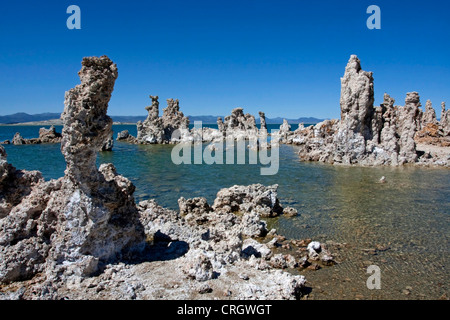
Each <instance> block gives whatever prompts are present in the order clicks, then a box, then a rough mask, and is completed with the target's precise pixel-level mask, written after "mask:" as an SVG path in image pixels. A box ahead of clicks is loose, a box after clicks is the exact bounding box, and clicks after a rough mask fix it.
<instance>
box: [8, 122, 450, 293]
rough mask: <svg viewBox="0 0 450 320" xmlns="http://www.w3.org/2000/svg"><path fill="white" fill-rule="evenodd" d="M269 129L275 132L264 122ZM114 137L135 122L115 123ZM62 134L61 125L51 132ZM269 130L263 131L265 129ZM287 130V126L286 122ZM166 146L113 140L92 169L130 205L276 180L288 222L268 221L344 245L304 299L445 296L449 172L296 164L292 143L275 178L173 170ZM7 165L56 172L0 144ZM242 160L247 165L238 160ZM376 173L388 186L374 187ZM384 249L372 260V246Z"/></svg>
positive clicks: (57, 155)
mask: <svg viewBox="0 0 450 320" xmlns="http://www.w3.org/2000/svg"><path fill="white" fill-rule="evenodd" d="M273 127H275V126H273ZM113 128H114V131H115V134H114V137H116V134H117V132H119V131H121V130H124V129H128V130H129V131H130V133H131V134H132V135H136V126H126V125H120V126H114V127H113ZM56 129H57V131H58V132H61V127H56ZM269 129H271V128H270V127H269ZM293 129H296V126H293ZM38 131H39V127H38V126H37V127H32V126H28V127H23V126H22V127H19V126H0V141H3V140H6V139H10V140H11V139H12V137H13V136H14V133H15V132H20V133H21V134H22V136H23V137H24V138H34V137H37V136H38ZM172 147H173V146H171V145H151V146H137V145H130V144H127V143H120V142H117V141H115V145H114V151H113V152H101V153H99V157H98V163H99V164H100V163H108V162H111V163H113V164H114V165H115V166H116V168H117V171H118V172H119V173H120V174H122V175H124V176H126V177H127V178H129V179H130V180H131V181H132V182H133V183H134V184H135V185H136V193H135V196H136V200H137V201H140V200H144V199H149V198H153V199H156V201H157V202H158V203H159V204H160V205H162V206H165V207H168V208H171V209H175V210H177V209H178V205H177V200H178V198H179V197H181V196H183V197H185V198H190V197H199V196H202V197H206V198H207V199H208V202H209V203H210V204H212V202H213V200H214V198H215V195H216V193H217V192H218V191H219V190H220V189H221V188H225V187H230V186H232V185H235V184H238V185H248V184H253V183H262V184H265V185H271V184H278V185H279V188H278V192H279V194H278V197H279V199H280V201H281V203H282V205H283V206H288V205H289V206H292V207H294V208H296V209H297V210H298V212H299V216H297V217H295V218H285V217H280V218H276V219H272V220H271V221H269V224H270V226H271V227H274V228H276V229H277V230H278V232H279V233H280V234H283V235H285V236H286V237H287V238H291V239H304V238H312V239H313V240H317V241H320V242H327V241H328V242H330V241H331V242H334V243H341V244H344V245H343V246H342V248H341V250H339V253H338V256H337V258H338V259H337V260H338V262H339V264H337V265H335V266H333V267H325V268H323V269H320V270H318V271H309V270H305V271H302V274H304V275H305V276H306V278H307V280H308V282H309V286H311V287H312V291H311V293H310V294H309V297H310V298H313V299H355V298H356V299H439V298H441V297H450V293H449V279H450V277H449V275H450V273H449V268H448V267H447V265H448V264H449V262H450V259H449V253H450V252H449V248H450V246H449V230H450V228H449V225H450V215H449V214H450V170H449V169H441V168H414V167H404V168H389V167H379V168H361V167H341V166H331V165H326V164H319V163H305V162H300V161H299V159H298V156H297V151H296V147H292V146H284V145H282V146H280V163H279V171H278V174H276V175H274V176H261V175H260V165H249V164H244V165H205V164H203V165H179V166H177V165H175V164H173V163H172V161H171V151H172ZM5 149H6V151H7V153H8V162H10V163H11V164H13V165H14V166H15V167H17V168H19V169H27V170H39V171H41V172H42V173H43V175H44V177H45V178H46V179H55V178H59V177H61V176H63V174H64V169H65V162H64V158H63V156H62V155H61V152H60V145H59V144H55V145H25V146H12V145H5ZM247 162H248V161H247ZM382 176H385V177H386V180H387V183H386V184H380V183H377V182H378V180H379V179H380V178H381V177H382ZM377 247H378V248H383V249H382V250H381V251H377V252H376V254H373V253H374V252H373V250H372V251H371V250H368V249H374V248H377ZM369 265H377V266H379V267H380V269H381V289H380V290H369V289H368V288H367V286H366V280H367V279H368V277H369V276H370V274H367V273H366V270H367V267H368V266H369Z"/></svg>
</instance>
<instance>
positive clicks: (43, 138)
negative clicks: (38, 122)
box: [3, 126, 62, 145]
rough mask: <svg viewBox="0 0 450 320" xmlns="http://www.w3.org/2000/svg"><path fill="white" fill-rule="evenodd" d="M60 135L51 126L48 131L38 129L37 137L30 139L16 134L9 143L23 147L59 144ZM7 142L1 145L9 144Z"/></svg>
mask: <svg viewBox="0 0 450 320" xmlns="http://www.w3.org/2000/svg"><path fill="white" fill-rule="evenodd" d="M61 137H62V136H61V134H60V133H58V132H56V129H55V127H54V126H51V127H50V128H49V129H45V128H40V129H39V137H38V138H32V139H24V138H23V137H22V135H21V134H20V133H19V132H17V133H16V134H15V135H14V137H13V139H12V141H11V143H12V144H13V145H23V144H41V143H60V142H61ZM9 143H10V142H9V140H6V141H5V142H3V144H9Z"/></svg>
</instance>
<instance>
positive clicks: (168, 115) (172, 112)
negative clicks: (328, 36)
mask: <svg viewBox="0 0 450 320" xmlns="http://www.w3.org/2000/svg"><path fill="white" fill-rule="evenodd" d="M150 98H151V99H152V105H151V106H148V107H146V110H147V111H148V116H147V119H146V120H145V121H144V122H140V121H139V122H138V123H137V131H138V134H137V141H138V143H140V144H160V143H174V142H179V140H183V138H182V137H180V136H179V135H178V136H177V135H174V132H175V131H176V130H179V131H182V132H183V133H185V134H186V133H187V134H188V133H189V119H188V118H187V117H185V116H184V114H183V112H181V111H180V104H179V101H178V100H173V99H168V100H167V107H166V108H165V109H164V110H163V115H162V117H159V102H158V98H159V97H158V96H150Z"/></svg>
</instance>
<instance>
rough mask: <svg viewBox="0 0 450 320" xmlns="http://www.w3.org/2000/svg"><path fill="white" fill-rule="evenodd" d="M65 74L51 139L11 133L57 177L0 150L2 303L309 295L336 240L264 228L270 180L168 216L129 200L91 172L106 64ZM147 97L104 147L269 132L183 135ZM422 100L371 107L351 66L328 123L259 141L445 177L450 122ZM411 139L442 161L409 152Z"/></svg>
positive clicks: (45, 134)
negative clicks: (51, 148) (15, 162)
mask: <svg viewBox="0 0 450 320" xmlns="http://www.w3.org/2000/svg"><path fill="white" fill-rule="evenodd" d="M78 75H79V77H80V84H79V85H77V86H76V87H75V88H73V89H71V90H69V91H68V92H66V95H65V101H64V111H63V113H62V114H61V121H62V125H63V129H62V132H61V133H57V132H56V131H55V128H54V127H52V128H50V129H48V130H47V129H44V130H42V132H41V131H40V136H39V138H36V139H23V138H22V137H21V136H20V134H18V135H17V134H16V136H15V137H14V139H13V142H12V144H28V143H47V142H48V143H61V152H62V154H63V156H64V159H65V161H66V170H65V173H64V176H63V177H61V178H59V179H57V180H50V181H45V180H44V179H43V177H42V174H41V173H40V172H38V171H25V170H20V169H16V168H14V167H13V166H12V165H11V164H9V163H8V162H7V154H6V151H5V149H4V148H3V146H1V145H0V186H1V192H2V197H0V298H1V299H52V300H53V299H82V300H85V299H152V300H153V299H276V300H278V299H301V298H302V297H304V296H306V295H307V293H308V291H309V290H310V288H308V286H307V279H306V278H305V276H303V275H300V273H302V272H303V271H305V270H318V269H320V268H333V266H334V265H335V264H336V263H337V262H336V259H335V255H334V254H333V253H334V252H335V251H338V250H340V249H343V250H345V246H344V245H343V244H339V243H334V244H333V243H320V242H318V241H314V239H286V237H284V236H283V235H280V234H278V233H277V231H276V230H275V229H270V230H269V229H268V225H269V223H268V221H270V219H273V218H276V217H279V216H281V215H283V216H285V217H286V218H287V219H289V218H290V217H293V216H295V215H296V214H297V211H296V209H294V208H291V207H283V206H282V205H281V201H280V199H279V198H278V185H277V184H274V185H268V186H264V185H262V184H252V185H248V186H242V185H234V186H231V187H229V188H223V189H221V190H219V191H218V193H217V195H216V198H215V200H214V201H213V203H208V202H207V200H206V198H204V197H196V198H192V199H185V198H183V197H182V198H180V199H178V206H179V210H178V211H174V210H169V209H166V208H163V207H161V206H159V205H158V204H157V203H156V202H155V201H154V200H151V199H148V200H143V201H140V202H139V203H136V202H135V198H134V195H133V194H134V191H135V186H134V185H133V184H132V183H131V181H130V180H129V179H128V178H126V177H124V176H122V175H120V174H118V173H117V172H116V168H115V167H114V165H113V164H111V163H108V164H102V165H100V167H99V168H97V166H96V158H97V151H99V150H104V149H105V148H106V147H107V148H109V150H111V149H112V147H113V146H112V145H113V144H112V142H113V141H114V139H113V136H112V125H113V120H112V119H111V118H110V117H109V116H108V115H107V109H108V104H109V101H110V98H111V95H112V92H113V89H114V85H115V81H116V79H117V77H118V69H117V66H116V64H114V63H113V62H112V61H111V60H110V59H109V58H108V57H106V56H102V57H88V58H83V60H82V68H81V70H80V72H79V73H78ZM150 98H151V100H152V105H151V106H148V107H146V110H147V111H148V116H147V118H146V119H145V120H144V121H142V122H138V123H137V124H136V126H137V137H133V136H131V135H129V134H128V133H124V132H120V133H118V137H117V140H123V141H126V142H130V143H134V144H174V143H180V142H189V143H193V142H194V141H195V140H194V138H193V137H194V136H195V134H198V133H199V132H198V130H201V132H200V134H199V136H200V137H202V138H201V139H202V141H201V142H212V143H218V142H220V141H224V139H225V137H226V136H228V137H232V138H233V139H235V140H239V139H244V140H251V139H253V138H255V137H260V136H261V135H263V136H267V134H268V132H267V124H266V121H265V114H264V113H263V112H260V113H259V116H260V124H261V125H260V127H259V128H258V127H257V126H256V120H255V117H254V116H253V115H251V114H244V112H243V109H242V108H235V109H233V110H232V112H231V115H229V116H227V117H225V118H222V117H219V118H218V119H217V126H218V129H212V128H205V127H203V128H193V129H192V130H191V129H189V124H190V123H189V119H188V118H187V117H185V116H184V114H183V113H182V112H181V111H180V106H179V101H178V100H173V99H169V100H167V108H165V109H164V110H163V115H162V116H161V117H160V116H159V102H158V97H157V96H150ZM430 104H431V102H430V103H428V102H427V108H426V110H425V112H422V111H421V110H420V109H419V107H420V102H419V96H418V94H417V93H408V94H407V98H406V101H405V107H398V106H394V101H393V99H392V98H390V97H389V96H388V95H385V101H384V103H383V105H382V106H380V107H377V108H374V106H373V78H372V73H369V72H365V71H363V70H362V69H361V66H360V62H359V59H358V58H357V57H356V56H351V58H350V60H349V62H348V64H347V67H346V71H345V75H344V77H343V78H342V94H341V119H340V120H325V121H323V122H321V123H319V124H316V125H314V126H311V127H307V128H305V127H304V126H303V124H302V123H299V125H298V128H297V129H296V130H295V131H291V126H290V124H289V123H288V121H287V120H285V121H284V122H283V124H282V125H281V126H280V129H279V131H277V132H273V133H272V138H274V136H276V138H277V140H280V142H281V143H283V144H290V145H297V146H298V147H299V148H300V152H299V158H300V159H301V160H305V161H319V162H325V163H331V164H357V165H391V166H399V165H405V164H414V163H416V164H425V165H431V166H433V165H436V166H443V167H448V166H449V164H450V153H449V152H448V150H449V149H450V144H449V145H447V142H448V139H449V134H450V112H449V111H448V110H447V111H446V110H445V104H444V103H443V104H442V116H441V121H440V122H438V121H437V120H436V116H435V114H434V115H433V113H432V110H431V109H432V108H430V106H431V105H430ZM196 130H197V131H196ZM174 133H177V134H174ZM418 133H420V134H418ZM415 139H419V140H418V141H419V142H421V143H426V144H429V145H432V146H435V147H439V148H444V149H443V150H444V152H443V153H440V152H439V153H438V152H436V151H435V150H433V148H430V149H429V150H428V151H424V152H423V153H421V152H418V151H417V144H416V141H415ZM30 140H32V141H30ZM105 146H106V147H105ZM257 148H258V150H260V149H269V148H270V146H269V145H267V144H266V145H258V146H257ZM445 150H446V152H445ZM380 183H383V181H380ZM380 250H381V249H380Z"/></svg>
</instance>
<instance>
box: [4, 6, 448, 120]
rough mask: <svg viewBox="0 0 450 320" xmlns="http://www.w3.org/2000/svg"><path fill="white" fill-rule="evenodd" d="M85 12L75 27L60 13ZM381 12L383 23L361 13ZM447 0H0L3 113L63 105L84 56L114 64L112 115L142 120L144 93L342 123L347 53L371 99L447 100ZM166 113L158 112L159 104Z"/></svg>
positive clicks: (187, 106) (183, 102)
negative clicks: (373, 25)
mask: <svg viewBox="0 0 450 320" xmlns="http://www.w3.org/2000/svg"><path fill="white" fill-rule="evenodd" d="M71 4H75V5H78V6H79V7H80V8H81V27H82V29H81V30H68V29H67V27H66V20H67V18H68V17H69V14H67V13H66V9H67V7H68V6H69V5H71ZM371 4H376V5H378V6H379V7H380V8H381V30H369V29H367V27H366V20H367V18H368V17H369V14H367V13H366V9H367V7H368V6H369V5H371ZM449 40H450V1H444V0H440V1H435V0H428V1H410V0H408V1H404V0H400V1H399V0H396V1H381V0H370V1H365V0H346V1H337V0H335V1H327V0H321V1H301V0H295V1H294V0H291V1H285V0H277V1H266V0H239V1H234V0H226V1H220V0H217V1H216V0H209V1H195V0H192V1H190V0H184V1H174V0H164V1H135V0H128V1H95V0H91V1H82V0H71V1H63V0H59V1H45V0H42V1H3V2H2V3H1V4H0V46H1V50H0V115H5V114H11V113H15V112H27V113H32V114H34V113H42V112H61V111H62V110H63V102H64V92H65V91H67V90H69V89H70V88H72V87H74V86H75V85H76V84H78V83H79V78H78V75H77V72H78V71H79V69H80V67H81V64H80V62H81V59H82V58H83V57H84V56H92V55H96V56H100V55H104V54H106V55H108V56H109V57H110V58H111V59H112V60H113V61H114V62H116V63H117V65H118V68H119V78H118V80H117V82H116V86H115V91H114V93H113V97H112V99H111V102H110V108H109V114H110V115H145V114H146V111H145V109H144V107H145V106H147V105H149V104H150V99H149V98H148V95H149V94H152V95H159V97H160V102H161V103H160V106H161V107H165V100H166V99H168V98H177V99H180V106H181V109H182V111H183V112H184V113H185V114H186V115H227V114H229V113H230V111H231V109H232V108H235V107H244V108H245V109H244V111H246V112H250V113H252V114H255V115H257V112H258V111H259V110H262V111H265V112H266V115H267V116H268V117H275V116H282V117H289V118H297V117H300V116H313V117H318V118H338V117H339V114H340V109H339V95H340V77H341V76H342V75H343V73H344V68H345V65H346V63H347V61H348V58H349V56H350V55H351V54H357V55H358V56H359V58H360V59H361V61H362V67H363V69H364V70H367V71H373V72H374V78H375V99H376V101H375V104H376V105H379V104H380V102H381V100H382V97H383V94H384V92H388V93H389V94H391V96H393V97H394V98H395V99H396V104H399V105H403V104H404V99H405V96H406V92H410V91H418V92H419V93H420V96H421V100H422V104H423V105H425V101H426V100H427V99H431V100H432V102H433V106H434V107H435V109H436V110H437V111H438V112H437V113H438V117H439V115H440V103H441V101H447V104H448V105H450V50H449V49H450V42H449ZM161 109H162V108H161Z"/></svg>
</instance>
